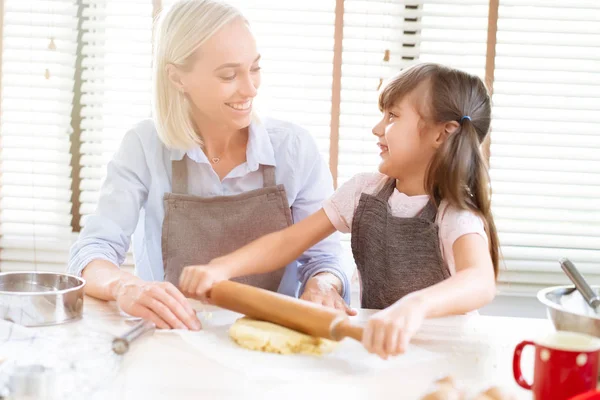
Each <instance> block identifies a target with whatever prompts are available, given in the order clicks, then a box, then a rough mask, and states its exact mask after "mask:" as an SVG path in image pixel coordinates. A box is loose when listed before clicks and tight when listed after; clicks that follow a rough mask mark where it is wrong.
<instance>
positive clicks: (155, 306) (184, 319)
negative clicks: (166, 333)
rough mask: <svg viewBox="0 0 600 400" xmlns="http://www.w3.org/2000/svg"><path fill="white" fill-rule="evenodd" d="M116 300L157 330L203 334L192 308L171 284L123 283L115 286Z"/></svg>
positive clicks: (128, 312)
mask: <svg viewBox="0 0 600 400" xmlns="http://www.w3.org/2000/svg"><path fill="white" fill-rule="evenodd" d="M113 296H114V298H115V299H116V301H117V305H118V306H119V308H120V309H121V310H123V311H125V312H126V313H127V314H129V315H132V316H134V317H140V318H143V319H146V320H149V321H152V322H154V324H155V325H156V327H157V328H160V329H191V330H199V329H200V328H201V327H202V325H201V324H200V320H198V317H197V316H196V312H195V311H194V309H193V308H192V306H191V305H190V304H189V303H188V301H187V299H186V298H185V297H184V296H183V294H182V293H181V292H180V291H179V290H178V289H177V288H176V287H175V286H173V285H172V284H171V283H170V282H146V281H143V280H141V279H139V278H134V279H126V280H121V281H118V282H117V283H116V284H115V286H114V289H113Z"/></svg>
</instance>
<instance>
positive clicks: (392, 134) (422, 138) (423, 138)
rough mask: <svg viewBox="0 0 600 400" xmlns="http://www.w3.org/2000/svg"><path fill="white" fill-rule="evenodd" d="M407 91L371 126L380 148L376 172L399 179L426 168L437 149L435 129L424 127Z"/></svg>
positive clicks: (412, 96) (411, 95)
mask: <svg viewBox="0 0 600 400" xmlns="http://www.w3.org/2000/svg"><path fill="white" fill-rule="evenodd" d="M415 103H416V101H414V95H413V93H409V94H408V95H406V96H404V98H403V99H402V100H401V101H399V102H396V103H395V104H393V105H392V107H390V108H389V109H387V110H384V111H383V118H382V119H381V121H379V123H377V125H375V126H374V127H373V134H374V135H375V136H377V138H378V142H377V145H378V146H379V148H380V149H381V154H380V156H381V163H380V164H379V172H381V173H383V174H385V175H388V176H390V177H394V178H397V179H401V178H403V177H407V176H410V175H411V174H416V173H422V172H424V171H425V170H426V169H427V166H428V165H429V162H430V161H431V159H432V157H433V155H434V153H435V150H436V147H437V146H436V143H435V142H436V140H435V139H436V134H435V130H432V129H429V130H427V129H424V128H423V126H424V123H423V119H422V117H421V116H420V115H419V113H418V112H417V110H416V109H415Z"/></svg>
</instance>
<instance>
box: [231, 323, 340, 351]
mask: <svg viewBox="0 0 600 400" xmlns="http://www.w3.org/2000/svg"><path fill="white" fill-rule="evenodd" d="M229 336H230V337H231V338H232V339H233V340H234V341H235V342H236V343H237V344H238V345H240V346H241V347H244V348H246V349H250V350H257V351H264V352H269V353H278V354H293V353H301V354H311V355H321V354H325V353H329V352H331V351H333V349H334V348H335V347H336V346H337V342H334V341H332V340H327V339H323V338H318V337H313V336H310V335H306V334H304V333H300V332H297V331H294V330H292V329H288V328H285V327H283V326H280V325H277V324H273V323H270V322H266V321H257V320H254V319H251V318H248V317H244V318H240V319H238V320H237V321H236V322H235V323H234V324H233V325H231V328H229Z"/></svg>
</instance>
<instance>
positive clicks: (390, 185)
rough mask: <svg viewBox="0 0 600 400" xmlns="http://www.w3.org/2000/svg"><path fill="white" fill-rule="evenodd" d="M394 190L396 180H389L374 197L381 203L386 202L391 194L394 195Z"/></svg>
mask: <svg viewBox="0 0 600 400" xmlns="http://www.w3.org/2000/svg"><path fill="white" fill-rule="evenodd" d="M395 188H396V179H394V178H390V179H388V180H387V182H386V183H385V184H384V185H383V187H382V188H381V190H379V192H378V193H377V196H375V197H377V198H378V199H381V200H383V201H388V199H389V198H390V196H391V195H392V193H394V189H395Z"/></svg>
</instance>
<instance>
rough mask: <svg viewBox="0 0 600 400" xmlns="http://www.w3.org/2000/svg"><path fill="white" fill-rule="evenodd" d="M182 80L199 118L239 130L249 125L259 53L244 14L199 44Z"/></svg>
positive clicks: (257, 83) (256, 79) (212, 123)
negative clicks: (243, 17)
mask: <svg viewBox="0 0 600 400" xmlns="http://www.w3.org/2000/svg"><path fill="white" fill-rule="evenodd" d="M194 57H195V58H194V59H193V61H192V65H191V67H190V68H189V69H188V70H187V71H183V72H182V73H181V74H180V82H181V85H182V88H183V90H184V92H185V93H186V96H187V98H188V100H189V101H190V102H191V107H192V112H193V114H194V116H195V118H196V120H198V119H199V120H200V121H206V122H207V123H208V124H209V125H211V126H216V127H219V128H225V129H235V130H239V129H242V128H245V127H247V126H248V125H250V121H251V112H252V101H253V99H254V97H255V96H256V93H257V90H258V88H259V86H260V66H259V60H260V55H259V54H258V51H257V49H256V42H255V40H254V36H253V35H252V33H251V32H250V29H249V28H248V25H247V23H246V22H245V21H244V20H243V19H242V18H236V19H235V20H233V21H231V22H230V23H228V24H227V25H225V26H223V27H222V28H221V29H220V30H219V31H218V32H217V33H216V34H215V35H213V36H212V37H211V38H210V39H208V40H207V41H206V42H205V43H204V44H202V46H200V47H199V48H198V51H197V53H196V55H195V56H194Z"/></svg>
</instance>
